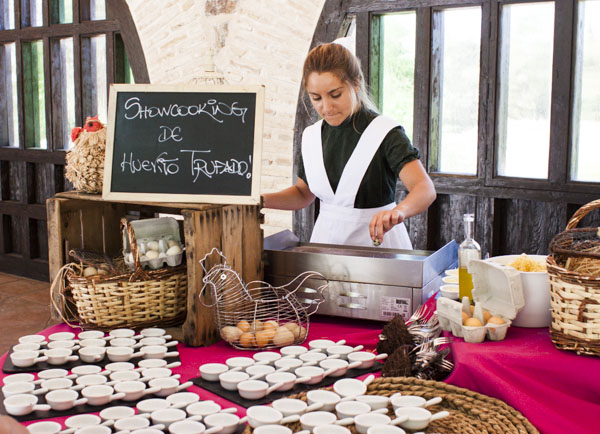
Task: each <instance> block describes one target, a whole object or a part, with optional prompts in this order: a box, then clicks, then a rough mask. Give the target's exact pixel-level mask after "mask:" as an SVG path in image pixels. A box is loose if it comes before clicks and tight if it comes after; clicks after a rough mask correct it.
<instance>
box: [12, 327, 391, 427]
mask: <svg viewBox="0 0 600 434" xmlns="http://www.w3.org/2000/svg"><path fill="white" fill-rule="evenodd" d="M381 326H382V324H381V323H377V322H371V321H360V320H358V321H355V320H344V319H337V318H331V317H322V318H318V319H313V321H312V322H311V325H310V327H309V333H308V337H307V340H306V342H305V344H304V345H305V346H308V345H307V342H308V341H309V340H313V339H322V338H327V339H333V340H340V339H345V340H346V342H347V344H348V345H353V346H355V345H364V347H365V349H368V350H372V349H374V348H375V346H376V344H377V340H378V336H379V333H380V331H381ZM60 331H74V332H75V333H77V332H79V331H80V330H73V329H71V328H70V327H69V326H67V325H66V324H59V325H56V326H53V327H50V328H48V329H46V330H44V331H42V332H40V333H39V334H41V335H44V336H48V335H50V334H52V333H55V332H60ZM177 350H178V351H179V354H180V359H181V366H180V367H178V368H173V372H174V373H175V374H181V380H180V381H181V382H182V383H183V382H185V381H187V380H189V379H190V378H195V377H199V376H200V374H199V372H198V368H199V367H200V365H202V364H204V363H209V362H220V363H223V362H224V361H225V359H227V358H228V357H232V356H251V355H252V354H254V351H242V350H237V349H235V348H233V347H232V346H230V345H229V344H226V343H225V342H224V341H220V342H217V343H216V344H214V345H211V346H209V347H187V346H185V345H183V344H179V345H178V346H177ZM6 356H7V354H4V355H3V356H2V357H0V366H3V365H4V360H5V359H6ZM5 376H6V374H4V373H3V372H0V378H3V377H5ZM359 378H362V377H359ZM188 391H189V392H195V393H197V394H198V395H199V396H200V399H212V400H213V401H215V402H217V403H218V404H219V405H221V406H222V407H232V406H235V407H237V408H238V412H237V414H238V415H239V416H240V417H242V416H245V414H246V409H245V408H244V407H239V406H236V405H234V404H232V403H231V402H230V401H227V400H226V399H224V398H221V397H220V396H218V395H215V394H213V393H211V392H209V391H207V390H204V389H202V388H199V387H197V386H191V387H190V388H189V389H188ZM66 418H67V416H64V417H60V418H55V419H52V420H55V421H57V422H61V423H63V422H64V419H66ZM32 422H33V421H32ZM32 422H24V425H29V424H30V423H32Z"/></svg>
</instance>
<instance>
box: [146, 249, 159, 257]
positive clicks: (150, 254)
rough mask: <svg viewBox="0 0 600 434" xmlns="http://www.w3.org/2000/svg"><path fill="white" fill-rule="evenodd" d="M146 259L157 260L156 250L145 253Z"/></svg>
mask: <svg viewBox="0 0 600 434" xmlns="http://www.w3.org/2000/svg"><path fill="white" fill-rule="evenodd" d="M146 258H148V259H156V258H158V251H157V250H148V251H147V252H146Z"/></svg>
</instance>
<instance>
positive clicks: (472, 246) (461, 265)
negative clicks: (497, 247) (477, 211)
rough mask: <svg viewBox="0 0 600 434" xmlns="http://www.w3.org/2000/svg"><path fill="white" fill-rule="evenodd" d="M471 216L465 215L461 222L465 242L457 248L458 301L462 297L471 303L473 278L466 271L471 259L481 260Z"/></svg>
mask: <svg viewBox="0 0 600 434" xmlns="http://www.w3.org/2000/svg"><path fill="white" fill-rule="evenodd" d="M474 220H475V219H474V217H473V214H465V215H464V216H463V222H464V224H465V240H464V241H463V242H462V243H460V246H458V294H459V300H462V298H463V297H464V296H467V297H469V301H471V302H472V301H473V296H472V295H471V291H472V290H473V277H472V276H471V273H469V271H468V268H467V267H468V265H469V262H471V259H481V247H479V244H478V243H477V241H475V240H474V239H473V238H472V237H473V222H474Z"/></svg>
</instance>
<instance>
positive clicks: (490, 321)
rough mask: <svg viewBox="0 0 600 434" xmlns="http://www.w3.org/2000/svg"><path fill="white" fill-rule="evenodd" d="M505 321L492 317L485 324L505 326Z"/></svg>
mask: <svg viewBox="0 0 600 434" xmlns="http://www.w3.org/2000/svg"><path fill="white" fill-rule="evenodd" d="M505 323H506V321H504V319H502V318H501V317H499V316H492V317H490V319H488V321H487V324H505Z"/></svg>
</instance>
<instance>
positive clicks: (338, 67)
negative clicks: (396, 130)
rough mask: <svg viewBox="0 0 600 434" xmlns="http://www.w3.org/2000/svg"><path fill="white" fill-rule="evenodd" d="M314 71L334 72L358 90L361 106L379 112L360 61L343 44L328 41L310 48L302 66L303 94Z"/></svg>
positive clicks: (357, 97) (358, 100)
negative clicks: (370, 94) (371, 96)
mask: <svg viewBox="0 0 600 434" xmlns="http://www.w3.org/2000/svg"><path fill="white" fill-rule="evenodd" d="M313 72H316V73H319V74H322V73H324V72H330V73H332V74H333V75H335V76H336V77H337V78H339V80H340V81H341V82H342V83H345V84H348V85H350V87H351V88H352V89H353V90H356V94H355V96H356V99H357V102H358V106H359V107H361V106H362V107H364V108H367V109H370V110H373V111H375V112H379V110H377V107H376V106H375V104H374V103H373V101H372V100H371V98H370V96H369V92H368V90H367V86H366V84H365V78H364V75H363V72H362V69H361V67H360V61H359V60H358V58H357V57H356V56H354V54H352V53H351V52H350V50H348V49H347V48H346V47H344V46H342V45H341V44H336V43H328V44H320V45H317V46H316V47H314V48H313V49H312V50H310V52H309V53H308V56H306V60H305V61H304V66H303V68H302V92H303V94H305V93H306V82H307V80H308V76H309V75H310V74H312V73H313Z"/></svg>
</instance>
